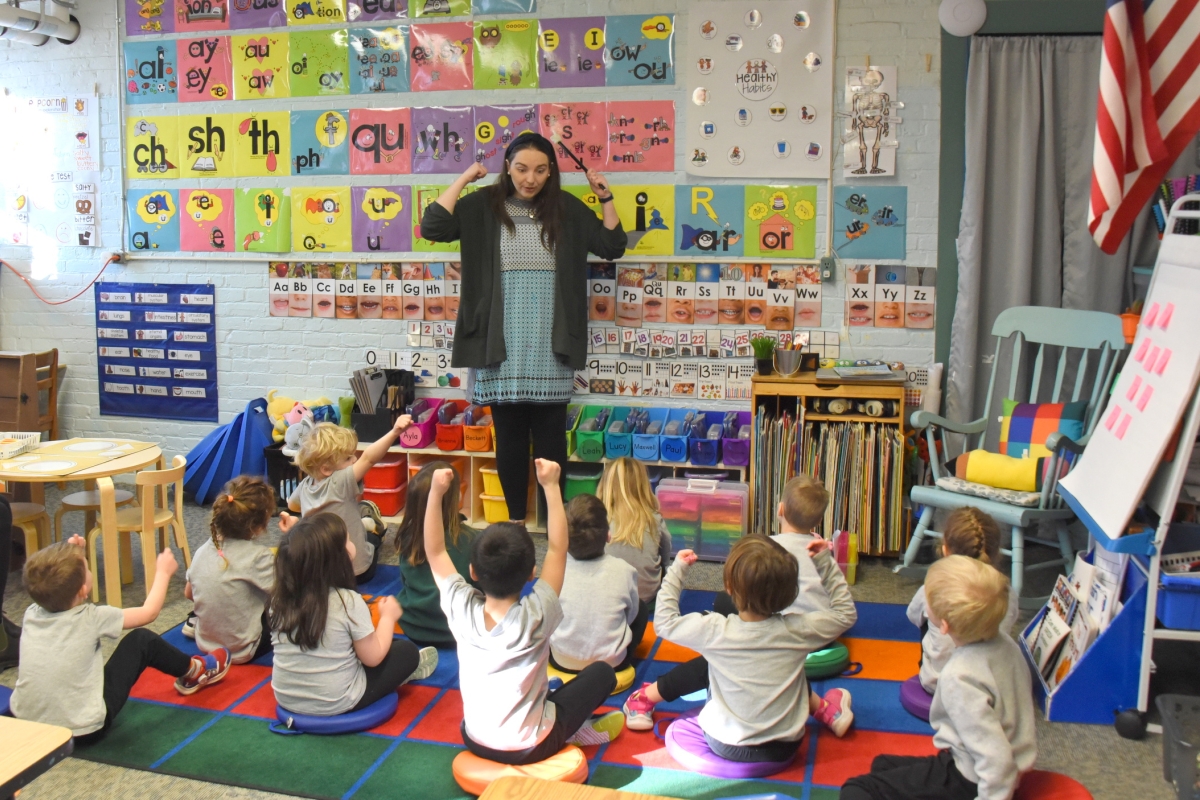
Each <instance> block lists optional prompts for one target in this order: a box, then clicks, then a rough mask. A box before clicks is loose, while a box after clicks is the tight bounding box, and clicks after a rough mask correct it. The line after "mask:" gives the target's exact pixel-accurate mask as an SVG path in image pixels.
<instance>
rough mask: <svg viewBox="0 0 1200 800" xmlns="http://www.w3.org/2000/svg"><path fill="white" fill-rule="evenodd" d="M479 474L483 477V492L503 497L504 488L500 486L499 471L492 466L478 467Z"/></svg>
mask: <svg viewBox="0 0 1200 800" xmlns="http://www.w3.org/2000/svg"><path fill="white" fill-rule="evenodd" d="M479 475H480V477H482V478H483V493H484V494H490V495H492V496H494V497H504V488H503V487H501V486H500V473H499V472H498V471H497V470H496V469H495V468H494V467H480V468H479Z"/></svg>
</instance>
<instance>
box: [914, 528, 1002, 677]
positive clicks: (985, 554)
mask: <svg viewBox="0 0 1200 800" xmlns="http://www.w3.org/2000/svg"><path fill="white" fill-rule="evenodd" d="M942 555H943V556H967V557H968V558H974V559H976V560H977V561H982V562H983V563H984V564H988V565H990V566H992V567H994V568H997V569H998V568H999V562H1000V526H999V525H997V524H996V520H994V519H992V518H991V517H990V516H988V515H987V514H985V513H983V512H982V511H980V510H979V509H977V508H957V509H955V510H954V511H952V512H950V516H949V517H947V518H946V526H945V530H944V531H943V532H942ZM907 613H908V619H909V621H910V622H911V623H912V624H913V625H916V626H917V627H918V628H920V629H921V673H920V677H921V686H922V687H924V689H925V691H927V692H929V693H930V694H933V691H934V689H936V688H937V682H938V676H939V675H941V673H942V668H943V667H945V666H946V662H947V661H949V660H950V654H951V653H953V652H954V642H953V640H951V638H950V636H949V635H948V634H945V633H942V632H941V631H940V630H939V629H938V628H937V627H936V626H933V625H930V624H929V608H928V605H927V603H926V600H925V587H924V586H922V587H921V588H920V589H918V590H917V593H916V594H915V595H913V599H912V602H910V603H909V604H908V612H907ZM1018 613H1019V609H1018V607H1017V593H1016V592H1011V591H1010V592H1009V593H1008V612H1007V613H1006V614H1005V615H1004V621H1003V622H1001V623H1000V630H1001V631H1002V632H1003V633H1005V634H1008V633H1009V632H1010V631H1012V626H1013V623H1015V622H1016V621H1017V614H1018Z"/></svg>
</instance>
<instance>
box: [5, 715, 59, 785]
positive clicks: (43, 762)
mask: <svg viewBox="0 0 1200 800" xmlns="http://www.w3.org/2000/svg"><path fill="white" fill-rule="evenodd" d="M0 742H4V746H3V747H0V798H7V797H12V796H13V795H14V794H16V792H17V791H18V790H20V789H21V788H22V787H24V786H26V785H28V784H29V782H30V781H32V780H33V779H34V778H36V777H37V776H38V775H41V774H42V773H43V772H45V771H46V770H48V769H50V768H51V767H53V766H54V765H55V764H57V763H58V762H59V761H62V760H63V759H64V758H66V757H67V756H69V755H71V751H73V750H74V749H75V743H74V740H72V739H71V731H70V730H69V729H67V728H60V727H59V726H57V725H45V724H43V723H41V722H28V721H26V720H23V719H13V718H12V717H0Z"/></svg>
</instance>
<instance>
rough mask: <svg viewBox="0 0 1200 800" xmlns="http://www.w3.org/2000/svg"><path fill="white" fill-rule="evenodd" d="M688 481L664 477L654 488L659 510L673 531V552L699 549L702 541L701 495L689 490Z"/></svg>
mask: <svg viewBox="0 0 1200 800" xmlns="http://www.w3.org/2000/svg"><path fill="white" fill-rule="evenodd" d="M687 484H688V482H687V481H681V480H678V479H675V478H663V479H662V480H660V481H659V482H658V487H657V488H656V489H655V490H654V495H655V497H657V498H658V510H659V513H660V514H662V518H663V521H664V522H666V523H667V530H668V531H670V533H671V553H672V554H674V553H678V552H679V551H680V550H698V549H699V542H700V495H698V494H692V493H689V492H688V491H687Z"/></svg>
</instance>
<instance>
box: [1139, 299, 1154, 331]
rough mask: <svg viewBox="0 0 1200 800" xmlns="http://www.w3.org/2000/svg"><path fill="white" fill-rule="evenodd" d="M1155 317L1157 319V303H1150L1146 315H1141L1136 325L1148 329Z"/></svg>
mask: <svg viewBox="0 0 1200 800" xmlns="http://www.w3.org/2000/svg"><path fill="white" fill-rule="evenodd" d="M1157 317H1158V303H1151V304H1150V310H1149V311H1147V312H1146V313H1144V314H1142V318H1141V320H1139V321H1138V324H1139V325H1145V326H1146V327H1147V328H1149V327H1150V326H1151V325H1153V324H1154V320H1155V319H1156V318H1157Z"/></svg>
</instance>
